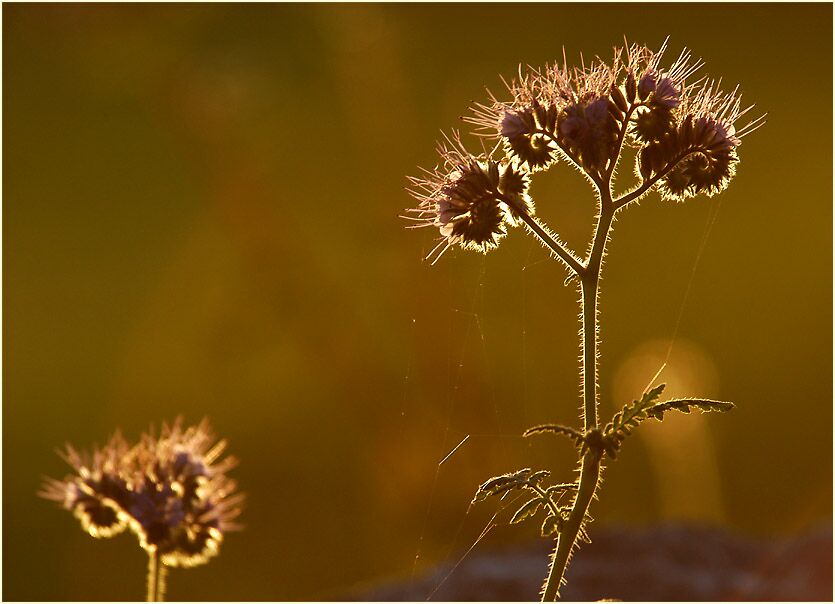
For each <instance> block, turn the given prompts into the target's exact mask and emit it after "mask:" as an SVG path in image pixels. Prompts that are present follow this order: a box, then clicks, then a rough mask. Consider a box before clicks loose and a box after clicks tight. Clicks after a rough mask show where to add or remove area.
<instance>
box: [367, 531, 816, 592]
mask: <svg viewBox="0 0 835 604" xmlns="http://www.w3.org/2000/svg"><path fill="white" fill-rule="evenodd" d="M592 539H594V543H592V544H590V545H589V544H586V545H584V546H583V548H582V550H581V551H580V552H579V553H578V554H577V555H575V558H574V561H573V563H572V565H571V567H570V568H569V571H568V577H567V579H568V585H567V586H566V587H564V588H563V592H562V596H563V599H564V600H568V601H578V600H583V601H593V600H599V599H602V598H617V599H621V600H625V601H634V600H648V601H681V600H696V601H715V600H759V601H787V600H788V601H830V602H831V601H832V527H820V528H817V529H815V530H811V531H809V532H807V533H804V534H801V535H798V536H794V537H786V538H779V539H776V538H775V539H771V540H765V539H754V538H747V537H741V536H738V535H733V534H730V533H727V532H725V531H723V530H720V529H715V528H704V527H692V526H681V525H664V526H659V527H655V528H651V529H648V530H638V529H624V528H616V527H597V528H596V530H594V531H593V532H592ZM549 547H550V541H546V540H544V539H543V540H541V541H539V542H536V543H533V544H531V545H530V546H528V547H524V548H520V547H517V548H514V549H508V550H505V551H501V552H486V551H482V552H479V551H478V549H476V550H475V551H473V552H472V553H471V554H470V555H469V556H467V557H466V558H465V559H464V561H463V562H462V563H461V564H460V565H459V566H458V568H457V569H455V571H454V572H452V574H449V573H450V570H451V569H452V566H453V565H454V563H455V562H454V560H453V561H452V562H451V563H449V564H447V565H444V566H441V567H438V568H437V569H435V570H434V571H432V572H431V573H429V574H428V575H425V576H423V577H419V578H416V579H415V580H414V582H413V583H410V582H408V581H407V582H404V583H401V584H391V585H388V586H385V587H380V588H378V589H375V590H371V591H369V592H367V593H364V594H359V595H358V598H357V599H363V600H371V601H403V600H408V601H424V600H426V599H427V598H429V597H430V594H431V600H435V601H531V600H536V599H538V595H539V588H540V584H541V582H542V580H543V578H544V576H545V573H546V568H547V555H548V551H549ZM447 575H449V576H448V578H447V579H446V580H445V581H444V577H447ZM442 581H443V583H442V584H441V582H442ZM439 584H441V585H440V587H438V585H439ZM436 588H437V590H436ZM433 591H434V593H433Z"/></svg>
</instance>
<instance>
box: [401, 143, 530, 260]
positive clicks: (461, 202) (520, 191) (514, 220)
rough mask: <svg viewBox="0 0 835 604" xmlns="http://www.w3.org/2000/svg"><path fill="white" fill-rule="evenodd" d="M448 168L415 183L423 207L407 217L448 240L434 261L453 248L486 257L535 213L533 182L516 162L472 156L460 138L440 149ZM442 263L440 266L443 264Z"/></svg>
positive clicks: (417, 197)
mask: <svg viewBox="0 0 835 604" xmlns="http://www.w3.org/2000/svg"><path fill="white" fill-rule="evenodd" d="M438 151H439V154H440V156H441V160H442V165H441V166H439V167H437V168H435V169H434V170H432V171H429V170H427V171H425V174H424V176H423V177H420V178H410V182H411V183H412V185H413V187H414V188H413V190H412V191H411V193H412V195H413V196H414V197H415V198H416V199H417V200H418V201H419V202H420V203H419V204H418V207H416V208H413V209H410V210H407V211H408V212H409V213H410V215H409V216H405V218H408V219H410V220H412V221H414V222H416V223H417V224H415V225H414V227H415V228H417V227H422V226H434V227H437V228H438V229H440V232H441V235H442V236H443V238H442V240H441V242H440V243H439V244H438V246H436V247H435V249H434V250H432V252H430V254H429V255H430V256H431V255H432V254H434V253H435V252H436V251H437V250H439V249H441V247H442V246H444V244H445V245H446V247H444V248H443V249H442V250H441V252H440V254H438V256H437V258H440V256H441V255H443V253H444V252H445V251H446V250H447V249H448V248H449V247H450V246H451V245H455V244H458V245H460V246H461V247H463V248H465V249H474V250H479V251H482V252H487V251H488V250H490V249H492V248H494V247H496V246H497V245H498V243H499V241H500V240H501V238H502V237H504V236H505V235H506V234H507V227H508V226H515V225H517V224H518V220H519V218H520V216H521V215H522V214H525V215H528V214H531V213H533V210H534V208H533V202H532V201H531V198H530V197H529V196H528V193H527V191H528V184H529V177H528V174H527V172H526V171H525V170H523V169H521V168H520V167H519V166H518V165H517V164H516V163H515V162H511V161H508V160H506V159H505V160H500V161H497V160H494V159H491V158H490V157H489V156H488V155H487V154H482V155H478V156H474V155H470V154H469V153H468V152H467V151H466V150H465V149H464V147H463V145H462V144H461V139H460V137H459V136H458V135H457V133H456V134H454V135H453V137H452V138H447V140H446V141H445V142H444V143H442V144H440V145H439V147H438ZM437 258H436V261H437Z"/></svg>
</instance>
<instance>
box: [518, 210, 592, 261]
mask: <svg viewBox="0 0 835 604" xmlns="http://www.w3.org/2000/svg"><path fill="white" fill-rule="evenodd" d="M518 215H519V217H520V218H521V219H522V220H523V221H524V223H525V224H526V225H527V226H528V228H529V229H530V230H531V232H532V233H533V234H534V235H536V237H537V238H538V239H539V240H540V241H541V242H542V243H544V244H545V245H546V246H547V247H548V249H550V250H551V251H552V252H554V253H555V254H556V255H557V256H559V257H560V259H561V260H562V261H563V262H565V263H566V264H567V265H568V266H569V267H570V268H571V270H573V271H574V272H575V273H576V274H578V275H579V274H580V272H581V271H582V270H583V265H582V263H581V262H580V261H579V260H577V258H576V257H575V256H574V254H572V253H571V252H570V251H568V250H567V249H565V247H563V245H562V244H561V243H560V242H559V241H558V240H557V239H556V237H554V236H553V235H552V234H551V233H549V232H548V230H547V229H546V228H545V227H544V226H542V225H541V224H540V223H539V221H538V220H537V219H536V218H534V217H533V216H530V215H528V214H527V212H521V211H520V212H518Z"/></svg>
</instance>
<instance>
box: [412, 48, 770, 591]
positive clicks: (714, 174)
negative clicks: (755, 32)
mask: <svg viewBox="0 0 835 604" xmlns="http://www.w3.org/2000/svg"><path fill="white" fill-rule="evenodd" d="M665 47H666V42H665V43H664V45H663V46H662V47H661V49H660V50H659V51H658V52H654V51H652V50H650V49H649V48H647V47H645V46H641V45H636V44H633V45H630V46H625V47H623V48H616V49H615V53H614V60H613V61H612V63H606V62H604V61H602V60H600V59H598V60H596V61H594V62H593V63H592V64H591V65H590V66H583V67H580V68H578V67H574V68H569V67H568V65H567V62H566V61H565V59H563V64H562V65H560V64H558V63H555V64H553V65H546V66H545V67H543V68H541V69H533V68H528V70H527V71H523V70H522V69H521V68H520V70H519V75H518V78H517V79H514V80H512V81H511V82H510V83H509V84H507V92H508V95H507V96H508V97H509V99H508V100H500V99H499V98H497V97H495V96H493V95H492V94H490V99H489V102H486V103H483V104H481V103H480V104H476V105H475V106H474V107H473V108H472V115H470V116H469V117H465V118H463V119H464V121H465V122H467V123H469V124H471V125H472V126H475V129H476V132H475V134H477V135H480V136H482V137H483V138H484V139H486V140H488V141H492V142H491V146H488V145H482V148H483V149H485V150H484V151H482V152H480V153H478V154H474V153H471V152H469V151H467V150H466V148H465V146H464V144H463V143H462V141H461V137H460V134H459V133H457V132H454V133H453V134H452V135H451V136H447V137H446V140H444V141H443V142H442V143H440V144H439V146H438V153H439V155H440V162H439V164H438V165H437V167H436V168H435V169H433V170H424V174H423V175H422V176H420V177H416V178H410V179H409V180H410V183H411V185H412V186H411V187H410V192H411V193H412V195H413V196H414V197H415V198H416V199H417V201H418V205H417V207H415V208H411V209H409V210H408V211H407V212H408V215H407V216H404V218H407V219H409V220H411V221H412V226H413V227H435V228H438V229H439V230H440V234H441V238H440V241H439V243H438V244H437V246H436V247H435V248H434V249H433V250H432V252H430V254H429V256H427V258H430V257H432V256H434V259H433V264H434V262H437V260H438V259H439V258H440V257H441V256H442V255H443V254H444V252H446V251H447V250H448V249H449V248H450V247H452V246H456V245H457V246H460V247H462V248H464V249H469V250H476V251H480V252H485V253H486V252H488V251H490V250H492V249H493V248H495V247H496V246H497V245H498V244H499V243H500V242H501V240H502V238H504V237H505V236H506V235H507V234H508V232H509V230H510V229H511V228H513V227H514V226H517V225H524V227H525V228H526V229H527V231H528V232H529V233H531V234H532V235H533V236H535V237H536V238H537V239H538V240H539V241H540V242H541V243H542V244H543V245H544V246H545V247H546V248H547V249H548V250H550V252H551V253H552V256H553V257H554V258H556V259H557V260H559V261H560V262H562V263H563V265H564V266H565V268H566V270H567V271H568V272H569V274H570V276H571V277H576V278H577V282H578V289H579V293H580V306H581V313H580V316H581V326H582V329H581V334H582V335H581V346H582V354H581V367H580V377H581V382H582V396H583V402H582V417H581V420H580V421H581V422H582V426H583V427H582V428H574V427H570V426H563V425H557V424H548V425H543V426H536V427H533V428H531V429H529V430H527V431H526V432H525V436H531V435H535V434H544V433H549V434H557V435H563V436H567V437H568V438H570V439H571V440H572V441H573V442H574V443H575V444H576V446H577V451H578V457H579V478H578V479H577V480H575V481H573V482H568V483H559V484H552V485H550V486H548V484H547V483H546V481H547V479H548V476H549V472H548V471H546V470H540V471H536V472H534V471H531V470H530V469H524V470H519V471H517V472H512V473H509V474H505V475H502V476H496V477H494V478H491V479H490V480H487V481H486V482H485V483H484V484H482V485H481V486H480V487H479V488H478V491H477V493H476V495H475V499H474V501H481V500H484V499H487V498H488V497H491V496H504V495H505V494H506V493H508V492H509V491H511V490H514V489H523V490H526V491H529V492H530V494H531V498H530V499H529V500H528V501H527V502H526V503H524V504H523V505H522V506H521V507H520V508H519V510H518V511H517V512H516V514H515V515H514V516H513V518H512V520H511V523H516V522H521V521H523V520H525V519H527V518H531V517H533V516H535V515H536V514H538V513H539V512H542V513H543V514H544V516H545V518H544V522H543V524H542V534H543V535H544V536H550V535H555V536H556V541H557V543H556V547H555V549H554V552H553V554H552V556H551V564H550V570H549V574H548V577H547V578H546V580H545V583H544V585H543V588H542V593H541V595H542V600H543V601H551V600H556V599H557V597H558V595H559V588H560V586H561V585H562V584H563V582H564V579H563V576H564V573H565V569H566V567H567V565H568V561H569V559H570V557H571V554H572V552H573V550H574V549H575V547H576V544H577V542H578V540H579V541H583V540H585V541H587V540H588V534H587V532H586V531H587V524H588V522H589V521H590V520H591V518H590V517H589V515H588V510H589V505H590V503H591V501H592V499H593V498H594V497H595V496H596V493H597V490H598V487H599V485H600V481H601V474H602V471H603V465H602V462H603V460H604V458H605V457H609V458H611V459H614V458H615V457H616V456H617V453H618V451H619V449H620V447H621V445H622V443H623V441H624V439H625V438H626V437H627V436H628V435H629V434H630V432H631V431H632V430H633V429H634V428H635V427H636V426H637V425H638V424H639V423H641V422H642V421H644V420H646V419H649V418H654V419H657V420H661V419H663V417H664V414H665V413H666V412H667V411H682V412H685V413H687V412H689V411H690V410H692V409H698V410H699V411H703V412H707V411H727V410H729V409H731V408H732V407H733V404H731V403H728V402H722V401H713V400H707V399H703V398H685V399H675V400H667V401H661V400H660V397H661V395H662V392H663V390H664V385H663V384H661V385H658V386H656V387H654V388H650V389H648V390H647V391H646V392H644V393H642V394H640V395H639V396H638V397H637V400H635V401H633V402H632V403H630V404H627V405H626V406H625V407H623V409H622V410H621V411H619V412H618V413H616V414H615V415H614V417H612V419H611V420H610V421H609V422H607V423H604V422H602V421H601V420H600V419H599V417H598V396H599V394H598V383H597V373H598V372H597V367H598V351H597V346H598V310H597V298H598V289H599V283H600V274H601V267H602V265H603V259H604V256H605V254H606V244H607V242H608V240H609V232H610V229H611V227H612V222H613V220H614V217H615V215H616V214H617V213H618V212H620V211H622V210H623V209H624V208H626V207H627V206H628V205H629V204H630V203H632V202H635V201H637V200H639V199H641V198H642V197H643V196H645V195H647V194H648V193H650V192H651V191H653V190H657V191H658V192H659V193H660V195H661V198H662V199H663V200H666V201H684V200H686V199H689V198H691V197H695V196H697V195H700V194H704V195H707V196H713V195H715V194H717V193H720V192H722V191H723V190H725V188H726V187H727V186H728V183H729V182H730V181H731V179H732V178H733V177H734V175H735V172H736V165H737V163H738V162H739V156H738V150H739V146H740V144H741V143H742V139H743V138H744V137H745V136H746V135H748V134H750V133H751V132H753V131H754V130H756V129H757V128H758V127H760V126H761V125H762V124H763V123H764V116H763V117H760V118H757V119H753V120H750V121H747V123H745V125H742V126H741V127H740V126H739V125H738V124H739V122H740V120H741V119H742V118H743V116H745V115H746V114H747V113H748V112H749V111H750V109H751V107H747V108H743V107H742V105H741V101H740V96H739V95H738V89H736V88H735V89H734V90H732V91H731V92H729V93H725V92H722V91H721V90H720V89H719V84H718V83H717V82H715V81H713V80H708V79H706V78H699V79H695V80H694V77H695V74H696V73H697V72H698V71H699V70H700V68H701V67H702V62H701V61H693V60H692V59H691V55H690V53H689V52H688V51H686V50H684V51H682V52H681V54H680V55H679V56H678V58H677V59H676V60H675V61H674V62H673V64H672V65H671V66H669V67H664V66H662V58H663V55H664V50H665ZM630 148H631V149H633V150H634V153H635V177H636V182H635V183H634V184H633V186H632V187H631V188H629V189H627V190H626V191H625V192H623V193H621V194H619V195H615V194H614V192H613V180H614V176H615V172H616V168H617V166H618V163H619V161H620V159H621V156H622V155H623V154H624V151H626V150H627V149H630ZM559 163H567V164H569V165H571V166H573V167H574V168H576V169H577V170H579V171H580V173H581V174H583V175H584V176H585V177H586V178H587V179H588V181H589V182H590V183H591V185H592V186H593V188H594V190H595V193H596V197H597V217H596V226H595V227H594V234H593V237H592V240H591V243H590V246H589V248H588V250H587V252H586V254H585V256H584V257H580V256H578V255H577V254H575V253H574V252H573V251H571V250H570V249H569V248H568V247H567V246H566V245H565V244H564V243H563V242H561V241H560V239H559V238H558V237H557V236H556V235H555V234H554V233H553V232H552V231H551V230H550V229H549V228H548V227H547V226H546V225H545V224H544V223H543V222H542V221H541V220H540V219H539V218H538V217H537V216H536V213H535V206H534V201H533V200H532V199H531V197H530V195H529V185H530V181H531V179H532V178H535V177H536V175H537V174H538V173H540V172H543V171H545V170H548V169H550V168H551V167H553V166H555V165H556V164H559Z"/></svg>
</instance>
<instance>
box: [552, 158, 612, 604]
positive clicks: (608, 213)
mask: <svg viewBox="0 0 835 604" xmlns="http://www.w3.org/2000/svg"><path fill="white" fill-rule="evenodd" d="M609 176H610V177H611V172H610V174H609ZM598 191H599V194H600V215H599V216H598V219H597V227H596V228H595V232H594V239H593V240H592V244H591V249H590V250H589V255H588V258H587V260H586V263H585V265H584V266H583V268H582V270H581V271H580V272H579V274H580V279H581V284H582V308H583V313H582V317H583V365H582V376H583V417H584V427H585V429H586V432H588V431H589V430H592V429H596V428H598V419H597V330H598V318H597V294H598V290H599V284H600V271H601V268H602V265H603V257H604V256H605V253H606V242H607V241H608V239H609V230H610V229H611V227H612V220H613V219H614V215H615V205H614V203H613V202H612V194H611V190H610V188H609V186H608V183H607V186H605V187H599V188H598ZM600 456H601V453H600V451H599V450H596V449H589V450H588V452H587V453H586V454H585V456H584V457H583V460H582V463H581V466H580V487H579V489H578V491H577V496H576V497H575V498H574V505H573V506H572V509H571V513H570V514H569V517H568V520H567V521H566V522H565V525H564V526H563V528H562V531H561V532H560V535H559V537H558V538H557V544H556V547H555V549H554V552H553V554H552V555H551V565H550V569H549V571H548V578H547V579H546V580H545V585H544V586H543V591H542V601H543V602H551V601H555V600H556V599H557V598H558V597H559V588H560V585H561V584H562V583H563V582H564V580H563V576H564V575H565V569H566V568H567V566H568V561H569V559H570V558H571V553H572V552H573V550H574V547H575V544H576V542H577V535H578V534H579V533H580V529H581V528H582V526H583V521H584V519H585V517H586V513H587V511H588V508H589V505H590V504H591V500H592V498H593V497H594V495H595V492H596V491H597V485H598V483H599V481H600V471H601V467H600Z"/></svg>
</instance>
